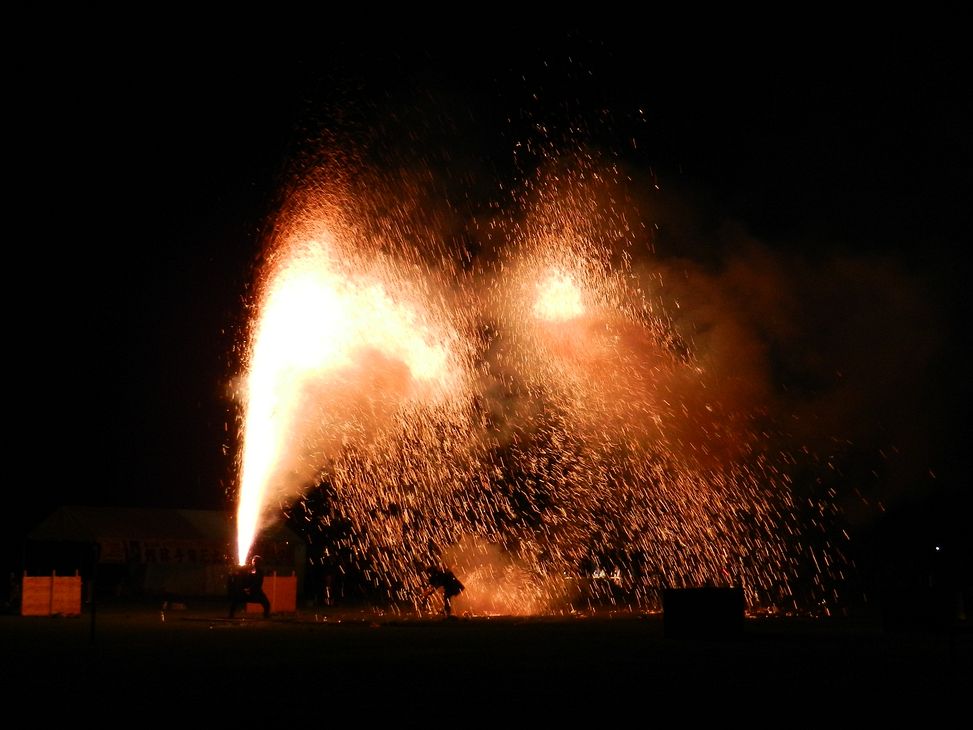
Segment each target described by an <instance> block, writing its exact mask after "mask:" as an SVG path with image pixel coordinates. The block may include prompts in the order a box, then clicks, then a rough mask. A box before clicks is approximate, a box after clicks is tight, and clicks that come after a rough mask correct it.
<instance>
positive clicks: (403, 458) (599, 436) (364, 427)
mask: <svg viewBox="0 0 973 730" xmlns="http://www.w3.org/2000/svg"><path fill="white" fill-rule="evenodd" d="M594 180H595V182H594V183H592V180H591V178H590V177H586V176H585V175H582V174H578V175H576V176H575V177H574V178H570V179H569V181H568V183H567V184H564V183H563V180H558V181H555V182H541V183H538V184H537V185H536V186H535V187H534V188H533V189H532V190H531V192H532V193H534V194H535V195H534V196H533V197H532V199H531V200H530V202H527V200H526V196H525V199H524V200H523V201H519V202H520V208H521V210H522V211H523V212H524V213H525V214H524V215H523V217H522V218H520V219H518V220H513V219H505V220H501V221H499V222H496V223H495V228H496V230H498V231H502V234H503V238H504V242H505V245H504V247H503V249H502V251H501V252H500V253H499V255H498V257H497V258H496V259H495V260H491V261H489V262H484V263H483V265H482V266H481V267H480V268H479V269H477V273H476V274H475V275H474V276H473V277H472V283H470V279H469V278H465V277H464V275H461V274H460V273H459V267H458V266H456V265H453V264H451V262H450V261H448V259H446V257H441V258H440V259H438V260H437V261H436V263H434V264H430V263H428V260H427V259H426V258H423V256H421V255H420V254H419V253H418V250H419V249H421V248H422V246H423V241H421V240H414V239H413V237H414V236H415V235H416V229H414V228H409V227H405V226H402V227H396V226H394V225H391V226H390V225H388V224H386V225H385V227H384V228H383V229H381V230H369V231H367V232H365V233H362V230H364V229H365V228H366V224H367V221H365V222H358V223H359V225H358V227H356V226H355V225H349V224H348V222H347V215H346V216H345V218H342V219H341V220H334V221H332V220H329V219H328V216H329V215H331V214H330V213H328V212H327V211H330V210H332V207H329V206H320V207H317V208H316V207H315V206H314V205H306V206H305V207H304V208H302V209H301V210H302V212H301V215H300V216H298V218H299V219H300V218H301V216H303V219H302V220H299V225H292V226H290V227H285V230H284V232H283V233H282V234H280V236H279V237H278V239H277V240H276V241H275V248H274V252H273V255H272V256H271V259H270V264H269V265H268V267H267V270H266V272H265V278H264V280H263V288H262V290H261V295H260V300H259V302H258V306H257V309H256V316H255V317H254V321H253V323H252V330H251V333H250V342H249V349H248V357H247V361H246V363H245V365H246V377H245V388H244V392H243V394H242V400H243V405H244V409H243V410H244V415H243V417H242V443H243V448H242V454H241V457H240V487H239V508H238V558H239V560H240V562H241V563H243V562H245V561H246V558H247V555H248V553H249V551H250V549H251V546H252V544H253V542H254V540H255V539H256V537H257V535H258V534H259V531H260V529H261V527H262V525H263V524H265V522H266V521H268V520H270V519H272V518H273V516H274V515H275V514H279V513H280V511H281V510H282V509H283V510H292V509H299V508H300V506H303V507H304V510H305V512H306V513H307V514H306V519H307V521H308V523H309V524H310V525H311V527H310V528H309V529H310V530H311V534H313V529H314V526H315V525H316V527H317V529H318V531H319V532H320V531H322V530H323V529H324V528H325V527H327V526H328V525H330V524H333V523H335V522H337V521H339V520H340V521H341V522H342V524H345V525H348V528H347V530H346V531H345V532H344V533H343V534H342V536H341V537H340V539H339V544H337V545H333V546H332V548H333V549H334V550H336V551H341V552H342V554H343V555H345V556H346V559H347V560H349V561H351V562H352V563H354V564H355V566H356V567H357V569H358V570H359V571H360V573H361V575H363V576H364V578H365V579H366V580H367V581H368V582H369V583H370V584H371V586H372V587H373V588H374V589H375V590H377V591H381V592H382V593H383V594H384V595H386V596H388V598H389V599H390V600H393V601H404V602H412V603H414V605H416V606H417V607H420V605H419V603H418V600H419V599H418V598H417V596H419V595H420V593H421V589H422V587H423V585H422V578H423V573H422V568H423V567H424V566H425V565H428V564H430V563H433V562H445V563H448V564H449V565H451V566H452V567H453V568H454V570H455V571H456V572H457V574H458V575H459V576H460V578H461V580H462V581H463V582H464V583H465V585H466V586H467V590H466V591H465V592H464V593H463V594H462V595H461V596H460V597H459V598H457V599H456V601H455V603H454V605H455V607H456V609H457V610H460V611H462V610H469V611H481V612H502V613H520V614H537V613H544V612H553V611H561V610H564V609H566V608H570V607H572V606H574V605H576V604H577V603H578V602H579V601H585V600H592V599H595V600H602V601H610V602H624V603H626V604H627V605H630V606H634V607H640V608H646V609H652V608H656V607H658V605H659V600H660V591H661V589H662V588H663V587H667V586H671V587H680V586H693V585H703V584H716V585H728V584H730V583H733V584H739V585H741V586H742V587H743V588H744V591H745V595H746V597H747V600H748V605H749V606H750V607H768V608H774V607H780V608H786V607H790V606H796V605H797V604H798V603H799V602H802V601H803V602H806V601H807V600H812V601H814V600H818V598H819V594H824V593H826V591H827V590H828V589H827V585H828V582H829V580H828V579H829V578H830V577H831V573H832V572H838V571H839V570H840V553H839V551H838V549H837V548H836V547H835V546H832V545H830V544H825V545H824V546H817V545H812V544H810V543H809V542H807V541H806V535H807V531H808V525H807V524H805V518H804V517H803V515H804V514H806V512H807V510H806V509H804V507H803V505H798V504H797V503H796V500H795V498H794V497H793V495H792V489H791V478H792V477H791V474H790V472H789V471H788V466H789V465H790V464H792V463H793V459H791V458H790V457H789V456H788V455H787V454H782V453H780V452H779V451H775V450H774V449H773V448H772V447H771V445H770V439H769V438H768V436H767V434H768V432H769V430H770V429H772V424H768V423H767V422H766V418H765V416H764V414H763V411H762V408H761V404H760V402H759V400H758V399H757V398H756V397H748V391H747V390H746V388H741V387H740V385H739V384H738V383H736V382H735V381H734V379H733V375H732V367H731V366H728V365H727V364H726V363H722V362H715V361H713V359H712V356H709V357H706V356H701V355H699V354H698V353H695V352H694V351H693V348H692V347H690V345H689V344H688V343H687V342H686V341H684V340H683V338H682V337H680V334H679V333H678V332H677V331H676V328H675V327H674V326H673V324H672V322H671V321H670V320H669V319H668V317H667V316H666V314H665V312H664V308H663V307H661V306H660V305H659V303H658V301H659V300H658V299H656V298H653V297H652V295H651V291H652V285H653V282H652V281H651V280H646V279H647V277H646V275H645V273H644V271H641V272H638V271H636V270H635V268H634V267H633V266H632V265H631V257H630V256H629V255H627V254H626V253H625V251H626V250H627V249H628V248H631V246H632V245H633V240H634V239H635V237H636V234H635V233H633V227H632V226H630V225H629V223H628V221H627V219H626V217H625V216H624V215H622V214H621V213H619V212H618V209H619V206H617V205H605V204H603V203H602V202H601V200H600V196H601V195H603V194H604V190H603V189H602V188H603V187H604V185H602V184H600V183H601V181H600V179H599V178H598V177H597V176H594ZM321 211H325V212H324V213H322V212H321ZM339 217H340V216H339ZM620 249H621V250H622V255H618V252H619V250H620ZM322 486H327V487H328V488H329V489H330V490H331V492H330V493H331V495H332V497H331V500H330V502H331V503H330V504H329V506H328V510H326V513H325V514H317V513H314V512H313V511H312V510H311V509H310V508H309V507H308V506H307V503H306V501H305V495H306V494H307V491H308V490H309V489H314V488H321V487H322ZM812 507H815V508H818V512H819V513H823V511H824V509H825V508H824V507H820V506H819V505H812ZM812 511H813V510H812ZM809 566H811V567H810V568H809ZM809 570H810V575H809V574H808V571H809ZM808 586H810V588H808Z"/></svg>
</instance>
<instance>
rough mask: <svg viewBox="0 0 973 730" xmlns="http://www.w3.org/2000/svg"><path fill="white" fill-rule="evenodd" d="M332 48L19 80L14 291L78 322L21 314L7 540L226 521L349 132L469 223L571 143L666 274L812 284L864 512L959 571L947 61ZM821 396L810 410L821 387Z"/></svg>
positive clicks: (178, 57)
mask: <svg viewBox="0 0 973 730" xmlns="http://www.w3.org/2000/svg"><path fill="white" fill-rule="evenodd" d="M405 36H407V37H408V41H407V40H405V39H404V37H405ZM660 36H665V37H660ZM324 41H325V39H322V42H320V43H318V44H304V43H301V44H296V45H297V46H298V47H295V48H287V49H286V50H283V51H282V50H281V49H278V48H271V47H269V46H267V45H264V44H261V43H260V42H256V41H255V39H253V38H247V39H241V40H240V42H239V43H236V42H230V41H223V42H221V43H220V44H219V45H218V46H213V45H211V44H210V43H207V42H204V41H203V40H202V39H200V38H195V39H191V38H185V39H182V41H181V42H175V41H174V40H173V41H172V42H167V43H160V42H150V41H147V40H145V39H133V40H130V41H117V40H114V41H110V42H106V43H103V44H101V45H98V44H93V45H91V46H90V47H89V46H86V47H85V48H84V49H79V53H78V54H77V55H75V56H70V55H67V56H65V57H64V58H63V59H62V63H60V64H56V65H55V66H54V69H53V70H41V69H42V66H40V65H38V66H36V67H30V68H25V69H24V70H23V72H22V74H21V75H20V77H19V78H18V80H17V82H16V83H15V84H14V89H13V91H12V92H11V93H12V94H14V95H15V96H16V99H15V100H16V102H17V103H16V104H14V105H13V108H15V109H16V110H17V112H16V119H15V129H16V132H15V134H14V135H13V136H12V137H11V138H10V139H11V143H12V147H13V148H14V149H13V156H14V158H15V162H16V165H17V166H18V168H19V169H18V177H17V179H18V180H20V181H22V182H23V185H22V187H21V189H20V190H19V191H18V192H17V193H14V195H13V198H12V199H11V201H10V202H11V203H12V206H13V207H12V210H13V218H14V219H18V220H20V221H21V223H22V224H23V225H21V226H17V228H18V229H21V230H22V231H23V235H24V236H25V238H24V239H21V241H20V242H19V243H18V244H14V245H13V248H14V249H15V250H18V251H25V252H26V256H27V258H28V259H29V260H30V263H29V267H30V268H29V269H28V270H26V271H22V272H18V271H12V272H11V274H12V276H11V282H10V287H11V290H12V291H23V290H21V289H18V288H17V287H18V286H24V285H26V287H27V290H26V295H25V294H17V295H16V299H20V300H22V297H24V296H26V297H28V298H29V299H31V300H33V301H32V303H31V304H30V309H32V310H34V309H35V308H39V307H41V306H42V304H41V302H42V301H44V300H46V299H47V292H48V291H49V290H50V289H55V290H56V294H57V296H56V300H57V301H58V302H59V304H58V305H57V307H56V308H55V309H54V311H53V312H50V313H48V314H44V315H43V316H42V318H41V322H40V324H39V325H38V323H37V320H35V319H34V318H33V317H30V318H27V317H23V318H21V315H22V314H23V312H24V308H23V307H14V308H12V310H11V311H12V313H14V315H15V316H14V319H15V320H16V322H15V331H16V332H17V333H18V334H19V336H20V338H21V342H23V343H24V344H25V346H26V349H25V351H24V352H25V354H26V353H32V354H33V355H34V356H31V355H28V356H27V358H26V360H27V361H26V362H25V364H24V367H25V370H26V371H27V372H28V380H29V381H31V382H33V380H34V378H36V377H37V374H38V373H41V372H42V373H43V374H44V376H43V383H44V384H42V385H39V386H38V391H39V392H40V393H41V402H42V403H43V405H41V406H40V407H39V408H36V409H34V408H33V407H28V413H29V415H28V416H27V418H26V423H27V424H28V425H29V426H30V433H31V436H32V440H35V439H36V441H39V442H40V444H37V443H35V444H32V445H31V447H29V451H30V453H32V454H34V455H35V456H34V458H33V461H34V463H32V464H31V468H30V469H28V470H27V472H26V474H25V477H24V481H22V482H21V483H20V486H19V487H18V490H19V491H20V492H21V493H19V494H17V495H15V498H20V497H24V502H23V508H22V509H11V510H9V511H7V512H6V513H5V515H4V527H5V529H6V533H7V534H8V536H9V537H10V542H12V543H18V541H19V538H20V537H21V536H22V535H23V533H24V532H25V531H26V530H27V529H29V528H30V527H31V526H32V525H33V524H34V523H35V522H36V521H37V520H38V519H40V518H41V517H43V516H44V515H45V514H46V513H47V512H48V511H50V510H51V509H53V508H54V507H56V506H57V505H59V504H65V503H74V504H89V505H118V506H164V507H186V508H207V509H211V508H213V509H216V508H226V507H228V506H230V505H232V504H233V490H234V488H235V482H234V480H235V474H234V470H233V460H234V456H235V453H234V448H235V445H236V441H235V431H236V423H235V418H236V416H237V412H236V410H235V406H234V404H233V403H232V401H231V400H230V398H229V390H230V388H229V384H230V380H231V379H232V377H233V376H234V375H235V374H236V373H237V368H238V363H239V361H238V353H237V351H236V350H235V348H236V346H237V345H238V344H239V343H240V338H241V335H242V332H243V328H244V326H245V324H246V321H247V316H248V312H247V310H246V304H247V302H248V301H249V297H250V295H251V294H252V290H251V286H252V284H253V277H254V273H255V271H256V267H257V265H258V263H259V256H260V253H261V248H262V244H263V242H264V241H265V240H266V235H267V232H268V231H269V228H270V226H271V225H272V223H273V214H274V211H275V210H276V209H277V206H278V205H279V204H280V202H281V197H282V194H283V190H284V189H285V187H286V185H287V184H289V183H292V182H293V181H294V179H295V178H294V170H295V169H299V168H295V164H297V163H299V161H300V160H301V159H302V155H306V154H307V153H308V152H309V151H313V149H314V147H315V142H314V140H317V139H321V138H323V137H326V136H328V135H329V134H330V133H332V132H334V131H335V130H338V131H340V133H341V134H342V135H344V137H345V138H348V139H355V134H356V131H360V132H361V136H360V139H361V148H362V150H363V154H366V155H368V154H373V155H374V156H375V159H376V160H377V161H378V164H379V165H380V164H382V161H383V160H385V161H387V162H388V163H389V164H415V163H417V162H418V163H419V164H422V165H424V166H425V167H427V168H428V170H430V171H431V172H432V175H433V177H434V179H435V181H436V182H435V186H436V189H437V190H439V191H441V192H442V195H443V197H444V199H448V200H449V203H450V206H451V208H452V209H453V210H455V211H459V215H460V216H467V217H469V218H474V217H476V216H478V215H480V214H482V213H483V211H484V210H485V209H487V208H488V207H489V204H490V202H491V201H496V200H501V199H503V195H502V193H501V192H500V191H501V187H502V186H505V185H506V186H509V185H510V184H511V183H512V182H514V181H516V179H517V178H518V175H522V174H523V173H524V169H525V168H530V166H531V164H532V161H531V160H530V159H529V158H527V159H525V158H524V156H523V155H521V156H520V157H517V156H516V155H515V154H514V151H515V149H517V144H518V143H519V142H525V141H528V140H535V141H536V140H538V139H539V138H542V139H543V141H544V142H549V143H551V144H553V145H554V146H560V147H561V148H567V147H570V146H571V145H572V144H573V143H574V142H573V141H572V140H580V141H582V142H583V143H584V144H585V145H590V146H591V147H592V148H594V149H597V150H600V151H603V152H605V153H606V154H608V155H611V156H614V158H615V159H617V160H618V162H619V164H621V165H623V166H625V167H626V169H628V170H630V171H631V174H632V177H633V180H635V181H636V184H637V183H639V182H641V183H645V188H646V189H645V192H644V200H645V201H646V211H647V212H646V215H647V217H648V218H649V219H651V220H652V221H653V222H655V223H656V224H658V228H657V230H658V231H659V233H658V234H657V238H656V240H655V241H654V243H655V246H656V253H657V254H658V255H659V256H661V257H667V258H670V259H673V260H676V259H686V260H690V261H693V262H695V263H696V264H697V265H699V266H700V267H706V268H707V270H709V271H721V270H722V268H721V267H724V266H725V265H726V264H727V262H728V261H730V260H738V259H736V258H735V257H736V253H735V252H737V251H738V248H739V243H740V241H741V240H742V239H747V240H751V241H756V242H758V244H759V248H760V250H761V251H764V252H766V253H767V255H768V256H770V257H773V258H775V259H776V260H780V261H785V262H787V265H788V266H792V267H797V266H798V265H800V266H804V267H806V270H807V271H809V272H813V274H812V273H809V274H807V276H803V277H801V278H800V279H799V280H800V282H801V284H802V286H806V287H808V292H809V293H810V295H809V301H813V302H814V303H815V304H816V306H815V307H814V311H815V314H814V317H816V318H817V319H815V320H813V321H807V322H806V323H805V326H806V327H807V331H808V332H813V333H814V338H813V339H814V342H813V343H808V349H813V350H814V353H815V356H816V357H817V358H818V359H819V360H820V359H822V358H823V359H825V362H818V364H817V366H816V369H815V372H816V373H817V372H834V371H837V370H844V371H845V372H847V376H846V377H848V378H851V379H852V383H851V386H849V387H851V388H852V389H853V392H858V393H867V396H866V395H862V397H861V398H860V400H855V399H852V401H853V402H850V403H849V402H848V401H847V399H845V403H846V405H847V406H848V407H849V410H853V409H857V410H855V413H854V414H853V415H852V416H849V417H848V418H847V419H844V420H842V421H841V424H842V427H847V429H845V430H842V428H836V429H834V430H833V431H832V433H834V434H839V435H844V434H846V433H847V434H850V435H851V436H853V437H854V438H855V439H857V441H856V443H859V444H860V449H861V452H860V453H859V454H857V456H856V457H855V460H854V462H855V463H854V464H850V465H849V466H850V468H861V469H864V470H870V469H872V468H873V467H874V464H873V459H876V458H877V459H878V462H879V463H881V462H882V461H883V460H884V461H885V467H884V468H885V469H887V472H888V473H883V474H882V475H881V477H880V479H881V481H882V484H876V485H875V486H874V487H873V488H874V490H875V492H876V494H878V493H882V494H884V495H885V497H886V501H887V502H888V504H887V510H886V511H885V513H884V514H882V515H878V513H874V514H873V513H872V512H868V511H867V510H866V511H865V513H867V514H866V515H865V516H862V515H863V514H864V513H863V511H862V510H861V509H857V508H850V509H851V513H850V514H851V516H850V517H849V519H850V520H851V522H852V524H854V525H855V526H856V527H859V528H860V529H862V530H863V531H868V530H871V529H873V528H874V529H877V528H878V527H879V522H880V521H881V523H882V524H883V525H884V524H889V525H894V531H895V533H896V534H898V535H899V536H904V535H911V536H915V537H916V540H917V541H918V542H920V543H922V544H925V543H923V542H922V541H928V540H932V541H935V540H951V541H952V544H953V545H954V546H955V547H956V549H962V550H965V549H968V548H969V541H968V537H966V519H965V516H967V515H968V514H969V512H968V508H969V504H970V500H969V496H968V495H969V487H968V473H969V456H968V435H967V430H968V429H967V422H968V419H969V416H968V412H967V404H968V403H969V396H970V378H969V366H968V361H967V359H966V358H967V354H966V352H967V341H966V336H965V331H966V328H965V321H966V296H965V294H966V291H967V287H968V281H969V278H968V264H967V263H966V262H965V261H964V257H963V256H962V254H964V253H966V248H967V247H968V245H969V243H970V232H971V230H973V226H971V220H970V210H971V207H973V206H971V205H970V201H971V199H973V198H971V195H970V194H971V192H973V187H971V177H973V172H971V170H973V154H971V152H973V135H971V122H973V118H971V114H970V111H971V109H970V106H971V105H970V94H969V88H970V85H969V84H970V78H969V76H968V74H967V73H966V72H965V71H962V70H961V68H962V67H961V63H960V62H961V50H960V49H959V47H957V46H956V45H954V44H952V43H950V42H949V39H940V38H931V37H927V38H926V39H925V40H923V41H922V42H921V43H919V42H916V41H915V39H911V40H909V41H907V40H905V39H902V38H901V33H900V34H898V35H895V36H894V37H892V36H888V37H887V38H886V39H885V40H882V41H867V39H865V40H863V39H862V38H861V37H860V36H856V35H855V34H853V33H849V34H848V35H846V36H836V37H834V38H830V39H829V38H822V37H821V36H820V35H819V36H817V38H816V39H815V40H813V41H811V40H808V41H795V40H793V39H782V40H779V41H773V42H770V41H766V40H764V39H759V38H757V39H755V38H746V39H744V38H727V39H724V40H723V41H720V42H718V43H713V42H711V41H706V42H704V41H703V40H702V39H701V38H699V37H697V36H696V35H694V34H691V33H687V32H683V33H678V34H673V35H672V36H671V37H670V36H668V35H667V34H663V33H662V32H661V31H660V29H653V30H652V31H651V32H641V31H635V30H628V31H624V32H619V31H615V32H613V33H611V34H609V33H603V34H600V35H598V34H595V33H578V32H571V33H569V32H564V33H557V34H555V33H550V34H548V35H546V36H545V35H538V34H536V33H534V32H528V31H527V30H517V29H507V30H505V31H504V32H503V33H496V34H492V35H487V34H485V33H484V34H482V35H476V36H469V35H468V34H465V33H464V34H459V35H457V36H456V37H453V38H449V39H445V40H444V39H442V38H437V37H436V36H435V35H433V34H432V33H428V34H420V35H418V36H416V35H415V34H403V37H396V36H391V35H389V36H388V37H385V38H383V37H381V36H375V37H372V38H370V39H369V40H367V41H362V40H359V39H347V38H345V39H331V38H327V39H326V42H324ZM540 127H543V130H544V131H543V132H541V131H538V130H539V128H540ZM572 128H573V129H574V130H576V131H574V132H572V133H569V131H568V130H569V129H572ZM648 181H652V182H654V183H655V184H657V185H658V189H656V188H654V187H653V186H652V185H649V184H648ZM50 268H54V269H56V270H57V272H58V273H57V275H51V274H48V273H45V272H47V271H48V270H49V269H50ZM802 270H803V269H802ZM848 271H854V272H858V273H856V274H854V275H848V276H846V277H845V278H841V274H842V272H844V273H847V272H848ZM835 272H838V279H837V280H836V279H835V275H836V274H835ZM21 276H23V277H24V279H25V280H23V281H18V280H19V279H21ZM858 281H865V282H866V284H865V286H864V287H863V288H862V289H861V290H858V291H857V294H856V293H855V292H852V291H849V290H848V289H847V288H846V287H849V286H853V285H854V284H855V282H858ZM819 284H820V286H819ZM829 287H833V292H832V291H829ZM886 287H889V288H886ZM832 294H834V296H832ZM829 302H830V303H832V305H833V306H830V307H829ZM849 303H851V306H849ZM37 311H41V310H40V309H38V310H37ZM28 320H29V321H28ZM856 342H857V343H859V344H858V345H856V344H854V343H856ZM828 353H831V354H832V355H833V356H834V359H835V361H834V362H833V363H829V362H827V361H826V360H827V358H828V357H829V354H828ZM35 357H36V359H35ZM784 360H785V364H786V362H791V363H793V361H787V360H786V358H784ZM52 364H53V365H52ZM785 369H786V368H785ZM792 374H793V373H792ZM805 375H806V373H805ZM855 378H858V379H860V386H861V387H860V388H858V389H857V390H855V386H856V382H855V380H854V379H855ZM808 379H809V378H804V379H802V377H800V375H798V376H795V377H794V378H793V383H792V384H793V387H803V386H807V387H809V388H810V387H812V386H813V387H819V388H826V387H827V384H825V385H822V384H821V383H820V382H816V383H814V384H809V383H808V382H807V380H808ZM816 402H817V403H819V404H824V405H825V406H826V407H827V408H828V409H830V410H829V414H833V413H834V408H835V403H834V401H833V400H828V399H824V398H821V399H818V400H817V401H816ZM829 417H830V416H829ZM824 419H825V416H822V420H824ZM890 445H893V446H894V447H896V448H897V449H898V452H897V453H898V455H893V456H891V457H889V455H888V454H884V455H881V456H878V457H875V453H877V452H878V451H879V450H882V449H885V448H888V447H889V446H890ZM886 457H888V458H886ZM24 492H25V493H26V494H24ZM872 496H874V495H872ZM856 509H857V511H856ZM8 552H11V553H14V554H15V557H14V560H16V549H14V550H11V551H8Z"/></svg>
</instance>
